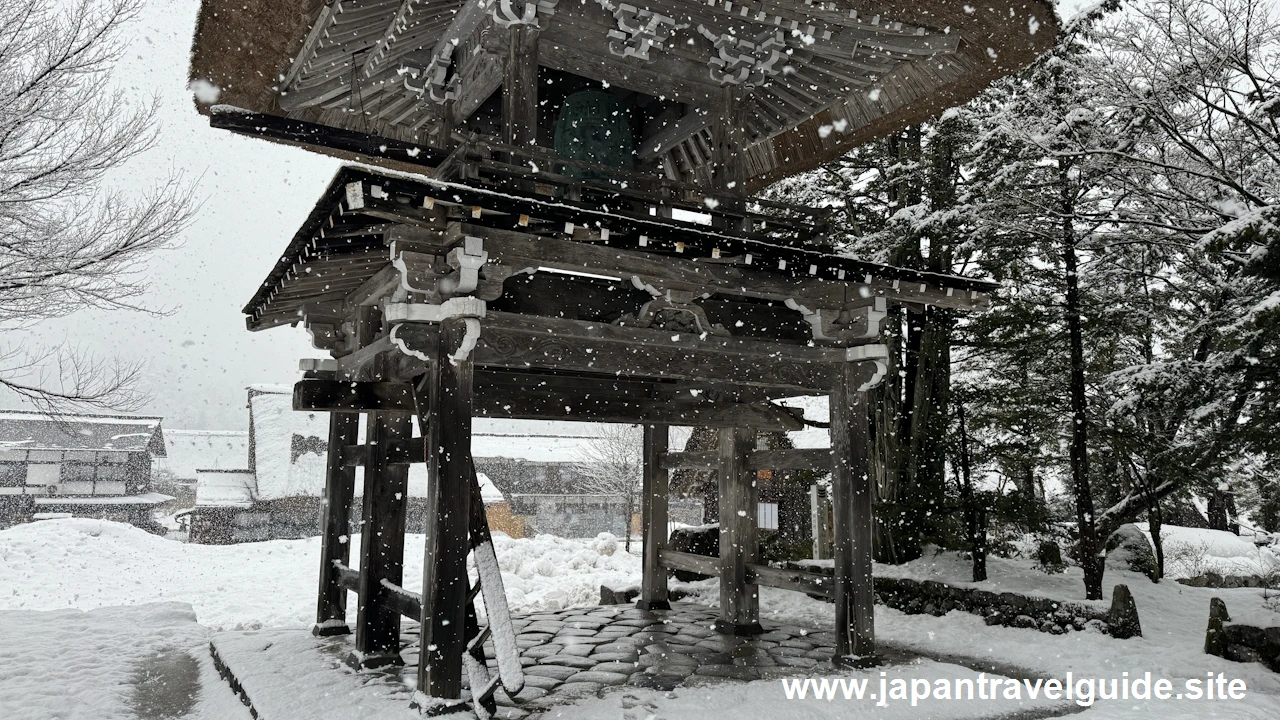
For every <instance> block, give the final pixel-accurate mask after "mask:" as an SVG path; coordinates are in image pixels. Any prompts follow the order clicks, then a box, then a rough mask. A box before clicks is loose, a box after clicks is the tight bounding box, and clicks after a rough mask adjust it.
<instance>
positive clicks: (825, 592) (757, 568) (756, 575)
mask: <svg viewBox="0 0 1280 720" xmlns="http://www.w3.org/2000/svg"><path fill="white" fill-rule="evenodd" d="M747 582H750V583H753V584H755V585H765V586H767V587H775V588H781V589H783V590H795V591H796V592H802V593H805V594H806V595H817V596H819V597H824V598H832V597H835V580H834V578H832V577H831V576H829V575H822V574H820V573H811V572H803V571H800V570H784V569H782V568H775V567H770V566H768V565H757V564H748V565H747Z"/></svg>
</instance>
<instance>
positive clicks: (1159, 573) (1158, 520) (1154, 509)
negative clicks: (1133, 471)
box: [1147, 483, 1164, 581]
mask: <svg viewBox="0 0 1280 720" xmlns="http://www.w3.org/2000/svg"><path fill="white" fill-rule="evenodd" d="M1150 496H1151V483H1147V497H1148V498H1150ZM1148 502H1149V503H1150V504H1149V506H1148V508H1147V523H1148V524H1149V525H1150V526H1151V545H1152V546H1153V547H1155V550H1156V579H1157V581H1158V580H1159V579H1160V578H1163V577H1164V539H1163V538H1161V537H1160V530H1161V528H1162V527H1163V525H1164V513H1163V512H1162V511H1161V510H1160V501H1159V500H1155V501H1154V502H1152V501H1148Z"/></svg>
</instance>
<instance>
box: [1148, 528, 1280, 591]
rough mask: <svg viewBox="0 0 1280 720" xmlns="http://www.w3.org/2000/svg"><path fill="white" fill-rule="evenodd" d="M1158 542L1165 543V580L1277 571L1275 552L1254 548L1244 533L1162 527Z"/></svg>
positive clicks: (1268, 548)
mask: <svg viewBox="0 0 1280 720" xmlns="http://www.w3.org/2000/svg"><path fill="white" fill-rule="evenodd" d="M1137 526H1138V528H1139V529H1140V530H1142V531H1143V532H1144V533H1146V534H1147V539H1148V540H1149V539H1150V538H1151V530H1150V527H1149V526H1148V524H1147V523H1137ZM1160 539H1161V540H1162V541H1163V542H1164V557H1165V561H1164V570H1165V577H1168V578H1170V579H1177V578H1187V577H1196V576H1200V575H1204V574H1205V573H1209V572H1213V573H1218V574H1219V575H1241V576H1251V575H1265V574H1267V573H1270V572H1277V571H1280V557H1277V555H1276V549H1275V548H1274V547H1262V548H1259V547H1258V546H1257V545H1254V543H1253V536H1252V535H1249V534H1246V533H1244V532H1242V533H1241V534H1240V535H1235V534H1234V533H1229V532H1226V531H1224V530H1208V529H1205V528H1189V527H1181V526H1178V525H1162V526H1161V527H1160ZM1268 540H1269V538H1268Z"/></svg>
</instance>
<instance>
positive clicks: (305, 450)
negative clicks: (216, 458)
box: [249, 385, 329, 500]
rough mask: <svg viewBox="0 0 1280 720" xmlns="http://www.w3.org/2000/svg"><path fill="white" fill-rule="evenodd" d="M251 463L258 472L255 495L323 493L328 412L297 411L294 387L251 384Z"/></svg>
mask: <svg viewBox="0 0 1280 720" xmlns="http://www.w3.org/2000/svg"><path fill="white" fill-rule="evenodd" d="M249 428H250V432H251V433H252V435H253V457H252V458H251V459H250V467H251V468H252V469H253V471H254V474H255V475H256V477H257V484H256V490H255V493H254V497H255V498H257V499H258V500H278V499H280V498H286V497H305V496H318V495H320V494H321V493H322V492H324V473H325V451H326V449H327V447H328V443H329V414H328V413H323V412H306V411H301V412H300V411H295V410H294V409H293V388H291V387H289V386H287V385H280V386H264V385H255V386H252V387H250V388H249Z"/></svg>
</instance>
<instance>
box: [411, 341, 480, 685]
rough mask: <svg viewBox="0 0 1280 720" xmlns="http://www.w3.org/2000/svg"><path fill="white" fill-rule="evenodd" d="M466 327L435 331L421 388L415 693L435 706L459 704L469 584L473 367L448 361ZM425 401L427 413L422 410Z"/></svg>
mask: <svg viewBox="0 0 1280 720" xmlns="http://www.w3.org/2000/svg"><path fill="white" fill-rule="evenodd" d="M465 329H466V326H465V321H464V320H461V319H451V320H446V321H445V322H444V323H442V324H441V328H440V344H439V348H438V350H437V353H436V359H435V362H434V363H432V366H431V370H430V372H428V374H427V376H426V377H425V379H424V380H423V382H422V383H420V384H419V386H418V393H417V397H418V399H419V406H418V417H419V424H420V425H421V426H422V427H423V428H424V435H425V436H426V438H427V440H426V448H427V509H426V515H427V533H426V535H427V541H426V564H425V566H424V567H423V571H422V618H421V620H422V640H421V645H420V647H421V648H422V655H421V657H420V659H419V662H418V689H419V691H420V692H422V693H423V694H425V695H427V696H428V697H432V698H440V699H444V700H454V699H457V698H459V697H461V696H462V654H463V653H464V652H465V651H466V643H467V640H466V634H465V630H466V619H467V607H468V606H469V605H470V603H469V602H467V595H468V591H469V590H470V581H469V580H468V578H467V553H468V552H469V550H470V538H469V531H470V528H469V517H468V516H469V514H470V511H471V504H472V497H471V472H472V464H471V409H472V401H473V389H472V375H473V368H472V364H471V361H470V360H460V361H456V362H455V361H454V360H453V359H452V358H451V357H450V356H451V355H452V354H453V353H454V352H455V351H456V350H457V349H458V348H459V347H460V346H461V344H462V338H463V334H464V333H465ZM423 395H425V396H426V398H425V400H426V403H425V407H424V406H423V404H422V400H423V399H424V398H423Z"/></svg>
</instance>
